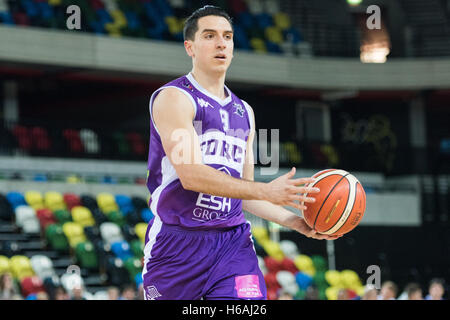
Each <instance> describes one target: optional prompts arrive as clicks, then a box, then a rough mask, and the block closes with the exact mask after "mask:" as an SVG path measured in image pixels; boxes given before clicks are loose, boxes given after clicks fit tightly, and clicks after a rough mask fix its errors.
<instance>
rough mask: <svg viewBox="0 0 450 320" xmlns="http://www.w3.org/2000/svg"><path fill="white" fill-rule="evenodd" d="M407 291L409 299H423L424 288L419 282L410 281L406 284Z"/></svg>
mask: <svg viewBox="0 0 450 320" xmlns="http://www.w3.org/2000/svg"><path fill="white" fill-rule="evenodd" d="M405 291H406V293H407V295H408V300H423V296H422V288H421V287H420V286H419V284H417V283H410V284H408V285H407V286H406V288H405Z"/></svg>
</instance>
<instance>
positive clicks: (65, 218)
mask: <svg viewBox="0 0 450 320" xmlns="http://www.w3.org/2000/svg"><path fill="white" fill-rule="evenodd" d="M54 215H55V218H56V220H57V221H58V223H60V224H64V223H66V222H70V221H72V215H71V214H70V212H69V211H68V210H65V209H60V210H56V211H55V212H54Z"/></svg>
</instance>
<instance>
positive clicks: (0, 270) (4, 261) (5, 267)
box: [0, 256, 11, 275]
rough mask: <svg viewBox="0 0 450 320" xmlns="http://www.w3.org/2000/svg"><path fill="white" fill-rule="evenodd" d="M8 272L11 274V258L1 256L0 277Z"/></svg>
mask: <svg viewBox="0 0 450 320" xmlns="http://www.w3.org/2000/svg"><path fill="white" fill-rule="evenodd" d="M6 272H11V265H10V263H9V258H8V257H5V256H0V275H1V274H4V273H6Z"/></svg>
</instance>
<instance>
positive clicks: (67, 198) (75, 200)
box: [63, 192, 81, 210]
mask: <svg viewBox="0 0 450 320" xmlns="http://www.w3.org/2000/svg"><path fill="white" fill-rule="evenodd" d="M63 199H64V202H65V204H66V207H67V209H68V210H71V209H72V208H73V207H75V206H79V205H81V199H80V197H79V196H78V195H76V194H75V193H70V192H67V193H64V195H63Z"/></svg>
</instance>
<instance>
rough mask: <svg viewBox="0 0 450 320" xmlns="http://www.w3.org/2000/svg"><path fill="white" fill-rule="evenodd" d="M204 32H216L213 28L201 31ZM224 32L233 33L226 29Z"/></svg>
mask: <svg viewBox="0 0 450 320" xmlns="http://www.w3.org/2000/svg"><path fill="white" fill-rule="evenodd" d="M205 32H214V33H217V30H214V29H203V31H202V33H205ZM224 33H233V31H232V30H226V31H224Z"/></svg>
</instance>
